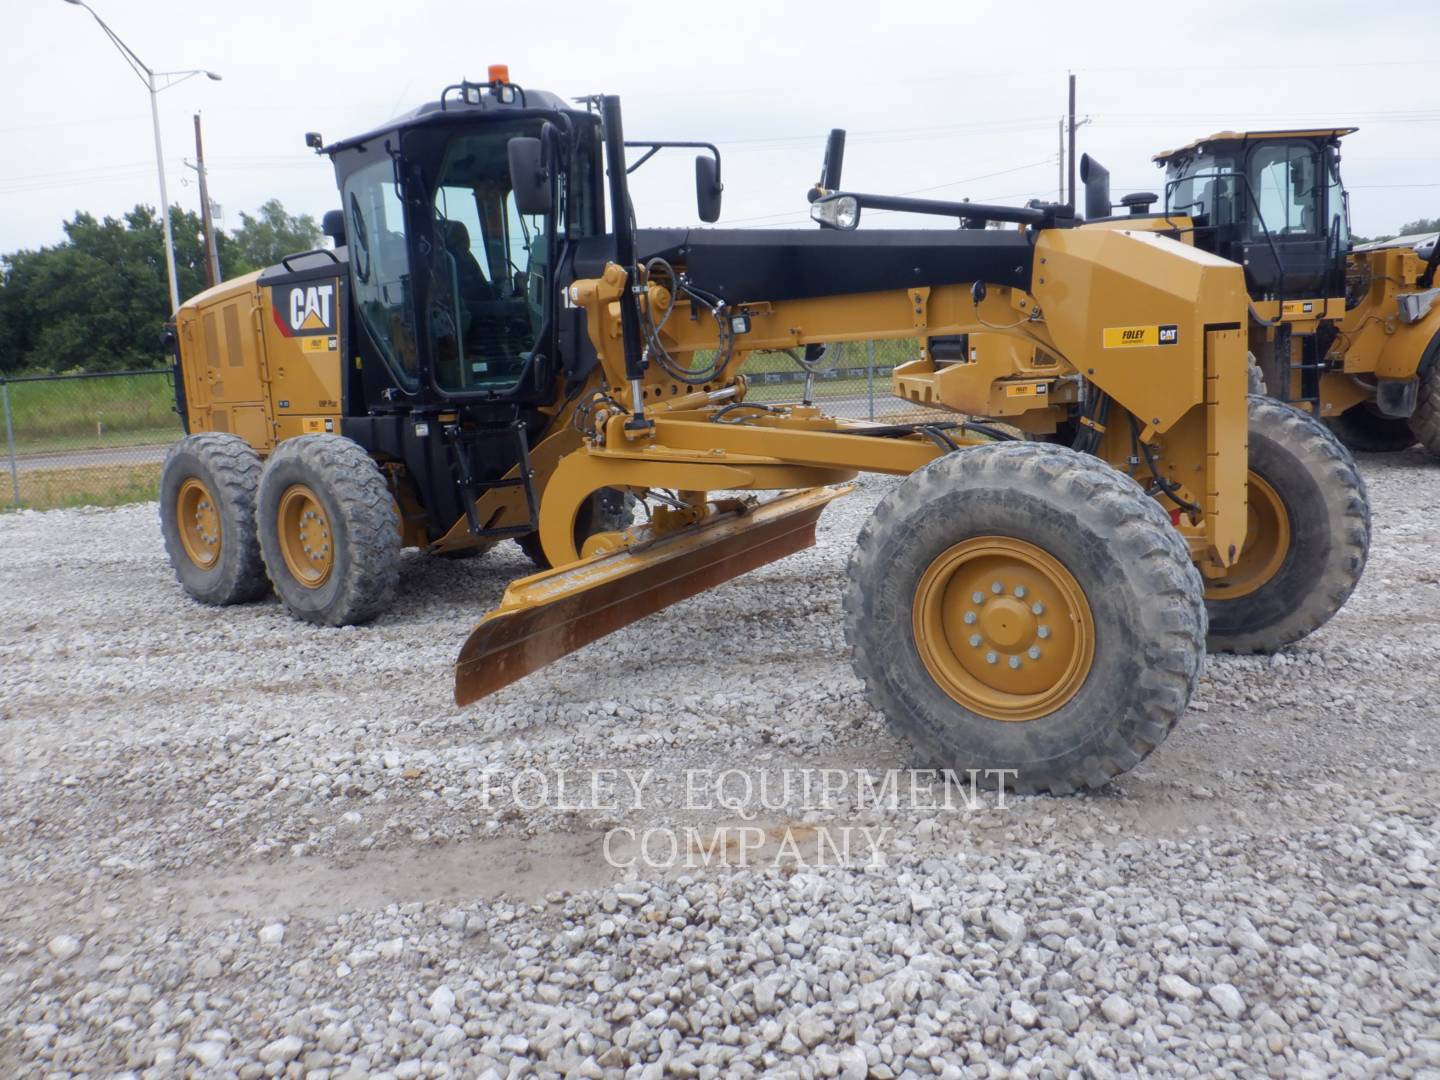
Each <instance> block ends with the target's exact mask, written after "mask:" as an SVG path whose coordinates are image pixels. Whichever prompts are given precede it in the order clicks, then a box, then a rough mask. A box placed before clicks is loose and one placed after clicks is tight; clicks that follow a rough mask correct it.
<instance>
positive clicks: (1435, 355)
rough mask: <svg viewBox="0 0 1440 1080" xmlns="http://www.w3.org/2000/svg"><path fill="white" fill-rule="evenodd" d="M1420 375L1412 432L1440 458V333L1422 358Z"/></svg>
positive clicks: (1411, 421) (1411, 424)
mask: <svg viewBox="0 0 1440 1080" xmlns="http://www.w3.org/2000/svg"><path fill="white" fill-rule="evenodd" d="M1419 375H1420V386H1419V388H1418V393H1417V395H1416V399H1415V412H1414V415H1412V416H1411V417H1410V431H1411V433H1412V434H1413V435H1414V436H1415V438H1416V439H1417V440H1418V441H1419V442H1420V444H1421V445H1422V446H1424V447H1425V449H1426V450H1428V451H1430V453H1432V454H1434V455H1435V456H1436V457H1440V333H1437V334H1436V335H1435V337H1434V339H1433V340H1432V341H1431V342H1430V345H1429V346H1428V347H1427V348H1426V350H1425V355H1424V356H1423V357H1421V359H1420V369H1419Z"/></svg>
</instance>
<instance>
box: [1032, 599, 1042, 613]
mask: <svg viewBox="0 0 1440 1080" xmlns="http://www.w3.org/2000/svg"><path fill="white" fill-rule="evenodd" d="M1030 610H1031V611H1033V612H1034V613H1035V614H1036V615H1044V614H1045V605H1044V604H1042V603H1040V601H1039V600H1036V601H1035V603H1033V604H1031V605H1030Z"/></svg>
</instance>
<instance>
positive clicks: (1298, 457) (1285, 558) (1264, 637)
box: [1205, 395, 1370, 653]
mask: <svg viewBox="0 0 1440 1080" xmlns="http://www.w3.org/2000/svg"><path fill="white" fill-rule="evenodd" d="M1257 477H1258V483H1257ZM1249 502H1250V520H1249V529H1248V535H1247V536H1246V539H1245V548H1244V550H1243V551H1242V552H1241V555H1240V561H1239V562H1237V563H1236V564H1235V566H1233V567H1232V568H1231V572H1230V574H1229V575H1227V577H1226V578H1224V579H1221V580H1218V581H1216V580H1212V581H1209V582H1207V586H1206V590H1205V606H1206V607H1207V608H1208V609H1209V613H1210V637H1209V641H1208V644H1209V647H1210V650H1211V651H1212V652H1236V653H1257V652H1258V653H1264V652H1274V651H1275V650H1276V649H1279V648H1281V647H1282V646H1285V645H1289V644H1290V643H1292V642H1295V641H1299V640H1300V639H1301V638H1303V637H1305V636H1306V635H1307V634H1311V633H1313V632H1314V631H1316V630H1318V629H1319V628H1320V627H1322V626H1324V625H1325V623H1326V622H1328V621H1329V620H1330V618H1331V616H1333V615H1334V614H1335V613H1336V612H1337V611H1339V610H1340V608H1341V607H1342V606H1343V605H1344V603H1345V601H1346V600H1347V599H1348V598H1349V596H1350V593H1351V592H1353V591H1354V589H1355V586H1356V584H1357V583H1358V582H1359V580H1360V575H1361V574H1362V573H1363V572H1364V570H1365V560H1366V557H1367V555H1368V553H1369V550H1370V503H1369V499H1368V497H1367V495H1366V492H1365V482H1364V481H1363V480H1362V479H1361V478H1360V473H1359V470H1357V469H1356V467H1355V459H1354V458H1352V457H1351V456H1350V453H1349V451H1347V450H1346V449H1345V447H1344V446H1342V445H1341V444H1340V441H1339V440H1338V439H1337V438H1335V436H1334V435H1333V434H1331V432H1330V430H1329V429H1328V428H1326V427H1325V425H1323V424H1321V423H1320V422H1319V421H1317V420H1315V419H1314V418H1313V417H1311V416H1310V415H1309V414H1307V413H1303V412H1301V411H1300V410H1299V409H1295V408H1292V407H1291V406H1289V405H1286V404H1283V403H1282V402H1279V401H1275V400H1274V399H1273V398H1266V397H1258V396H1254V395H1252V396H1251V398H1250V497H1249Z"/></svg>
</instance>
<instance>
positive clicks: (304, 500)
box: [276, 484, 335, 589]
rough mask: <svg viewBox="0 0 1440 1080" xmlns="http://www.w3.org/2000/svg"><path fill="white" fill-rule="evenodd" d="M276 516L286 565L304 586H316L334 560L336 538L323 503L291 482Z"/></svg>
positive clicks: (302, 486)
mask: <svg viewBox="0 0 1440 1080" xmlns="http://www.w3.org/2000/svg"><path fill="white" fill-rule="evenodd" d="M276 517H277V527H278V528H279V530H280V554H281V556H282V557H284V559H285V568H286V569H287V570H289V571H290V576H291V577H293V578H294V579H295V580H296V581H298V582H299V583H300V584H301V585H303V586H305V587H306V588H307V589H318V588H319V587H320V586H321V585H324V584H325V582H326V581H328V580H329V578H330V569H331V567H332V566H333V565H334V563H335V540H334V537H332V536H331V534H330V518H329V517H328V516H326V514H325V507H324V505H323V504H321V502H320V500H319V499H318V498H317V497H316V495H315V492H313V491H311V490H310V489H309V488H308V487H306V486H305V485H304V484H292V485H291V486H290V487H288V488H286V489H285V493H284V494H283V495H281V496H280V512H279V514H277V515H276Z"/></svg>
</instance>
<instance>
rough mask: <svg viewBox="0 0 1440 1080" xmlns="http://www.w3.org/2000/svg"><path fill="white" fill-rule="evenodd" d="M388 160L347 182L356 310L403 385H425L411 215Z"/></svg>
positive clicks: (357, 174) (408, 387)
mask: <svg viewBox="0 0 1440 1080" xmlns="http://www.w3.org/2000/svg"><path fill="white" fill-rule="evenodd" d="M394 178H395V172H394V166H393V165H392V164H391V163H390V161H389V160H388V159H385V160H381V161H377V162H375V163H373V164H371V165H367V166H365V167H364V168H362V169H359V170H357V171H356V172H355V173H353V174H352V175H351V176H350V178H349V179H348V180H347V181H346V183H345V192H344V199H345V218H346V234H347V237H348V243H349V247H350V277H351V280H352V283H353V286H354V297H355V308H356V310H357V311H358V312H359V313H360V319H361V321H362V322H363V323H364V326H365V329H366V331H367V332H368V333H369V336H370V338H371V340H372V341H374V343H375V345H376V346H377V348H378V349H379V351H380V355H381V356H382V357H383V359H384V360H385V363H386V364H387V365H388V366H389V368H390V369H391V371H392V372H393V374H394V375H395V377H396V379H397V380H398V381H399V383H400V384H401V385H402V386H404V387H406V388H407V389H410V390H414V389H415V388H416V387H418V386H419V377H418V374H417V370H418V352H417V344H416V340H415V323H414V316H413V314H412V312H413V310H414V308H413V306H412V304H411V282H410V260H409V254H408V252H407V250H406V245H405V215H404V207H403V206H402V204H401V202H400V197H399V195H398V194H397V193H396V190H395V180H394Z"/></svg>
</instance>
